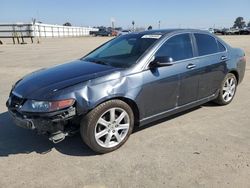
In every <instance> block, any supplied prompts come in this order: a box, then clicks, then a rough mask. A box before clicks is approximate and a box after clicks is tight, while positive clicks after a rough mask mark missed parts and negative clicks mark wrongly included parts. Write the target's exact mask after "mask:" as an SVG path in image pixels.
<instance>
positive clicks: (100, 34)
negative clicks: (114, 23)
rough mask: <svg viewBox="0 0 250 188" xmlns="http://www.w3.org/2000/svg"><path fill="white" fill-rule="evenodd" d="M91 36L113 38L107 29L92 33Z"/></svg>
mask: <svg viewBox="0 0 250 188" xmlns="http://www.w3.org/2000/svg"><path fill="white" fill-rule="evenodd" d="M90 35H93V36H109V37H110V36H112V31H109V30H106V29H99V31H91V32H90Z"/></svg>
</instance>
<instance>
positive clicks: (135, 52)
mask: <svg viewBox="0 0 250 188" xmlns="http://www.w3.org/2000/svg"><path fill="white" fill-rule="evenodd" d="M157 36H158V37H155V36H154V35H143V34H128V35H123V36H121V37H118V38H116V39H113V40H111V41H109V42H108V43H106V44H104V45H103V46H101V47H99V48H97V49H96V50H94V51H93V52H91V53H90V54H88V55H87V56H86V57H84V58H82V59H83V60H85V61H89V62H93V63H99V64H107V65H110V66H114V67H124V68H126V67H130V66H132V65H133V64H135V63H136V62H137V60H138V59H139V58H140V57H141V56H142V54H143V53H144V52H145V51H147V50H148V49H149V48H150V47H151V46H152V45H153V44H154V43H155V42H156V41H157V40H159V38H160V37H161V35H157Z"/></svg>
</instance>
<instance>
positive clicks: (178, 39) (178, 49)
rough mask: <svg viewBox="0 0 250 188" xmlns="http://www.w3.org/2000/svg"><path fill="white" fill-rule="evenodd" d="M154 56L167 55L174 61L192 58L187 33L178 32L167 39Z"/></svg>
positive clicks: (190, 44)
mask: <svg viewBox="0 0 250 188" xmlns="http://www.w3.org/2000/svg"><path fill="white" fill-rule="evenodd" d="M156 56H169V57H172V58H173V60H174V61H179V60H183V59H188V58H192V57H193V49H192V43H191V39H190V36H189V34H180V35H176V36H173V37H172V38H170V39H168V40H167V41H166V42H165V43H164V44H163V45H162V46H161V47H160V49H159V50H158V51H157V52H156Z"/></svg>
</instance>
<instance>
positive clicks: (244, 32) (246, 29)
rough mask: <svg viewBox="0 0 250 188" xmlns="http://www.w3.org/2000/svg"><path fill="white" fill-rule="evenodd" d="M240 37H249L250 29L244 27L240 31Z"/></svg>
mask: <svg viewBox="0 0 250 188" xmlns="http://www.w3.org/2000/svg"><path fill="white" fill-rule="evenodd" d="M239 34H240V35H250V27H245V28H244V29H240V31H239Z"/></svg>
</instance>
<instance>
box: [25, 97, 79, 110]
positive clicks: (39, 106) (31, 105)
mask: <svg viewBox="0 0 250 188" xmlns="http://www.w3.org/2000/svg"><path fill="white" fill-rule="evenodd" d="M74 102H75V100H74V99H66V100H60V101H35V100H27V101H26V102H25V103H24V105H23V106H22V107H21V110H22V111H24V112H53V111H57V110H61V109H64V108H67V107H70V106H72V105H73V104H74Z"/></svg>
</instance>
